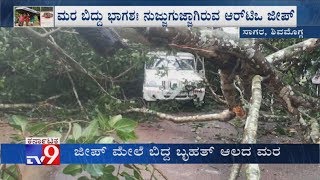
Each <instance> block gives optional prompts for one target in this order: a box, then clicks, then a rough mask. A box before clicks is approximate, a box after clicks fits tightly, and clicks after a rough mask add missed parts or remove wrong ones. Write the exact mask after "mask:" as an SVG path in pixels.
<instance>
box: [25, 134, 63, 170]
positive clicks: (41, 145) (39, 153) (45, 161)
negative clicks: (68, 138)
mask: <svg viewBox="0 0 320 180" xmlns="http://www.w3.org/2000/svg"><path fill="white" fill-rule="evenodd" d="M26 164H27V165H60V139H59V138H54V137H43V138H42V137H33V138H31V137H30V138H26Z"/></svg>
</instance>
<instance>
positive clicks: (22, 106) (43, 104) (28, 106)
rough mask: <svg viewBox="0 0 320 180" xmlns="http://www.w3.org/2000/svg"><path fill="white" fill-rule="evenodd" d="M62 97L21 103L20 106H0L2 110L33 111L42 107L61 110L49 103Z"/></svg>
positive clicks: (57, 96)
mask: <svg viewBox="0 0 320 180" xmlns="http://www.w3.org/2000/svg"><path fill="white" fill-rule="evenodd" d="M59 97H61V95H56V96H51V97H49V98H48V99H46V100H44V101H40V102H36V103H19V104H0V110H6V109H33V108H35V107H37V106H40V107H52V108H56V109H61V108H60V107H58V106H54V105H52V104H50V103H49V101H52V100H54V99H58V98H59Z"/></svg>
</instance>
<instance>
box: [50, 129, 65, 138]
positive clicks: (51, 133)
mask: <svg viewBox="0 0 320 180" xmlns="http://www.w3.org/2000/svg"><path fill="white" fill-rule="evenodd" d="M47 136H48V137H58V138H61V137H62V134H61V133H60V132H58V131H53V130H50V131H48V132H47Z"/></svg>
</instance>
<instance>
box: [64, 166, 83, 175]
mask: <svg viewBox="0 0 320 180" xmlns="http://www.w3.org/2000/svg"><path fill="white" fill-rule="evenodd" d="M62 172H63V173H64V174H68V175H71V176H75V175H77V174H79V173H82V167H81V165H79V164H70V165H68V166H67V167H65V168H64V169H63V171H62Z"/></svg>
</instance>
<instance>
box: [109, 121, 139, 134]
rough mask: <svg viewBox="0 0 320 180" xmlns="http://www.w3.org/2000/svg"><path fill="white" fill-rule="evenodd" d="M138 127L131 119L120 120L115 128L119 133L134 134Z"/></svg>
mask: <svg viewBox="0 0 320 180" xmlns="http://www.w3.org/2000/svg"><path fill="white" fill-rule="evenodd" d="M136 126H137V122H136V121H133V120H131V119H126V118H123V119H120V120H119V121H118V122H116V123H115V124H114V126H113V128H115V129H116V130H117V131H122V132H132V131H134V128H135V127H136Z"/></svg>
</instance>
